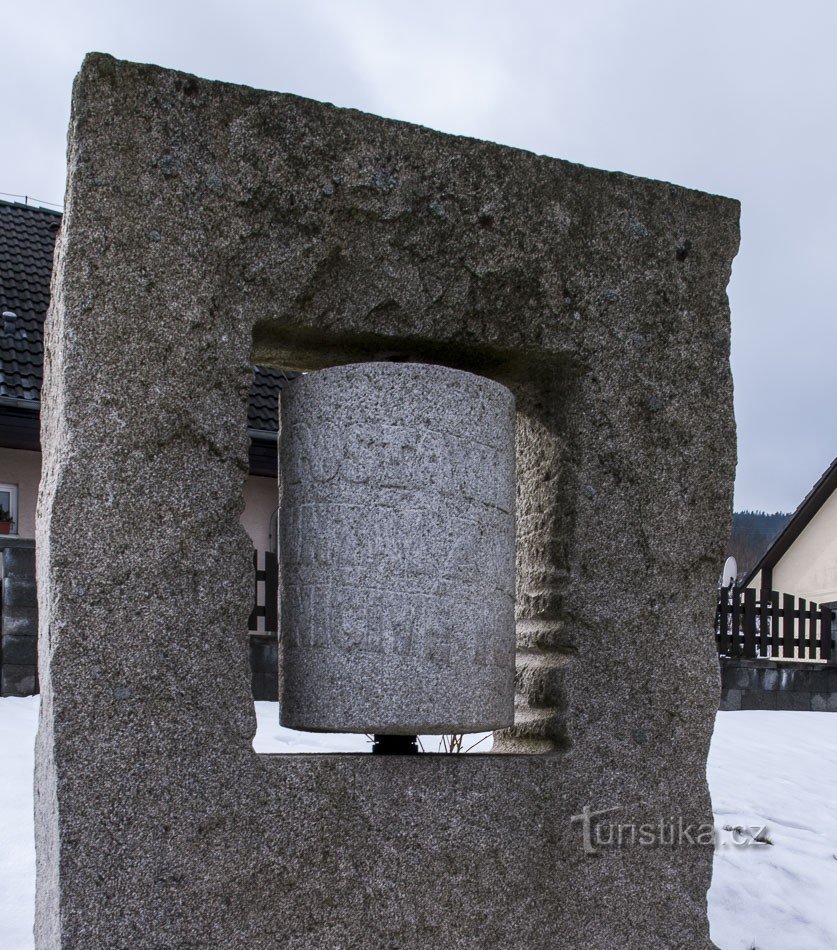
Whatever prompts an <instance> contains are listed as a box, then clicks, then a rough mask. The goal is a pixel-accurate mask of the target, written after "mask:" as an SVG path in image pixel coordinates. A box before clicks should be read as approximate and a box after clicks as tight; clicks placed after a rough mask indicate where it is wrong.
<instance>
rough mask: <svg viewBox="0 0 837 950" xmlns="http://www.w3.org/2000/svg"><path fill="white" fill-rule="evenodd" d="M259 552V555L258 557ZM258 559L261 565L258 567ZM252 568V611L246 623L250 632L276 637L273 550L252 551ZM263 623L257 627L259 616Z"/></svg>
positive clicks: (276, 576)
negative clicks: (253, 576) (254, 573)
mask: <svg viewBox="0 0 837 950" xmlns="http://www.w3.org/2000/svg"><path fill="white" fill-rule="evenodd" d="M260 553H261V557H260ZM259 560H261V562H262V566H261V567H259ZM253 568H254V569H255V572H256V578H255V584H254V590H253V611H252V613H251V614H250V620H249V622H248V624H247V626H248V629H249V630H250V631H251V632H258V633H264V634H265V635H266V636H272V637H274V638H275V637H276V634H277V631H278V630H279V604H278V596H279V567H278V565H277V563H276V554H275V552H273V551H264V552H259V551H253ZM260 617H263V618H264V624H262V625H261V629H259V618H260Z"/></svg>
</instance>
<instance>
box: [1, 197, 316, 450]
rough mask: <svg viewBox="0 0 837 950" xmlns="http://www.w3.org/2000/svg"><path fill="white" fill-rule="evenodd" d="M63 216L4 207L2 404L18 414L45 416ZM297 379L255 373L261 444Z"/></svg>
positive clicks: (265, 370)
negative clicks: (284, 391)
mask: <svg viewBox="0 0 837 950" xmlns="http://www.w3.org/2000/svg"><path fill="white" fill-rule="evenodd" d="M60 225H61V214H60V212H58V211H48V210H47V209H45V208H38V207H35V206H33V205H26V204H19V203H17V202H9V201H0V314H4V313H5V314H11V315H12V316H2V317H0V403H2V405H3V406H4V407H6V408H13V409H14V410H15V411H16V412H17V413H26V412H29V413H34V412H38V411H39V410H40V400H41V383H42V381H43V364H44V345H43V330H44V317H45V316H46V312H47V307H48V306H49V289H50V278H51V276H52V255H53V250H54V247H55V236H56V234H57V233H58V229H59V227H60ZM297 375H298V374H297V373H292V372H287V373H286V372H283V371H282V370H277V369H273V368H271V367H267V366H254V367H253V385H252V387H251V389H250V407H249V412H248V418H247V424H248V428H249V429H250V430H251V435H252V436H253V437H254V438H256V439H259V438H267V439H269V438H271V435H272V434H273V433H275V432H276V431H277V429H278V398H279V391H280V390H281V388H282V385H283V384H284V383H285V382H286V381H287V380H289V379H293V378H294V377H295V376H297Z"/></svg>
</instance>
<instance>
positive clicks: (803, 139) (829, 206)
mask: <svg viewBox="0 0 837 950" xmlns="http://www.w3.org/2000/svg"><path fill="white" fill-rule="evenodd" d="M2 20H3V36H4V42H3V55H2V64H0V69H2V72H0V118H1V119H2V125H0V131H2V147H0V192H7V193H15V194H25V195H29V196H32V197H34V198H37V199H40V200H41V201H49V202H55V203H60V202H61V200H62V197H63V192H64V142H65V134H66V127H67V119H68V115H69V97H70V87H71V83H72V79H73V76H74V75H75V73H76V71H77V70H78V67H79V65H80V63H81V60H82V57H83V56H84V54H85V53H86V52H88V51H91V50H99V51H103V52H107V53H112V54H113V55H115V56H118V57H120V58H124V59H131V60H136V61H139V62H153V63H158V64H161V65H164V66H170V67H173V68H177V69H182V70H186V71H188V72H193V73H197V74H199V75H201V76H206V77H208V78H212V79H224V80H227V81H230V82H237V83H245V84H247V85H251V86H256V87H260V88H263V89H275V90H281V91H283V92H293V93H297V94H300V95H304V96H311V97H313V98H315V99H322V100H326V101H329V102H334V103H336V104H337V105H341V106H352V107H355V108H359V109H363V110H365V111H369V112H375V113H378V114H380V115H384V116H390V117H394V118H399V119H405V120H408V121H410V122H418V123H421V124H423V125H428V126H430V127H432V128H436V129H442V130H444V131H446V132H456V133H461V134H464V135H472V136H476V137H478V138H484V139H490V140H493V141H496V142H502V143H504V144H508V145H514V146H517V147H519V148H525V149H530V150H532V151H535V152H541V153H545V154H548V155H554V156H556V157H559V158H566V159H569V160H571V161H574V162H582V163H583V164H585V165H592V166H596V167H599V168H608V169H619V170H621V171H626V172H631V173H633V174H636V175H643V176H646V177H649V178H660V179H664V180H667V181H673V182H677V183H678V184H683V185H688V186H690V187H693V188H700V189H703V190H705V191H710V192H715V193H719V194H723V195H730V196H732V197H735V198H738V199H739V200H740V201H741V202H742V218H741V229H742V242H741V250H740V252H739V255H738V257H737V259H736V261H735V264H734V268H733V278H732V282H731V284H730V288H729V293H730V300H731V303H732V325H733V337H732V340H733V343H732V347H733V350H732V366H733V373H734V378H735V390H736V392H735V409H736V416H737V420H738V451H739V461H738V479H737V483H736V507H737V508H759V509H765V510H768V511H774V510H793V509H794V508H795V507H796V505H797V504H798V503H799V501H800V500H801V499H802V497H803V495H804V494H805V493H806V492H807V491H808V489H809V488H810V487H811V485H812V484H813V483H814V481H816V479H817V478H818V477H819V475H820V474H821V473H822V471H823V470H824V469H825V468H826V467H827V466H828V465H829V464H830V462H831V461H832V459H833V458H834V456H835V455H837V414H835V411H834V399H833V396H832V392H833V391H834V389H835V381H834V375H835V374H834V371H833V369H832V366H833V363H834V360H835V358H837V320H835V289H837V288H835V284H837V280H835V262H836V261H837V188H835V172H837V110H836V109H835V105H837V53H835V40H836V39H837V4H834V3H833V2H825V0H823V2H811V0H796V2H793V3H790V2H784V3H780V2H775V0H761V2H755V0H753V2H750V0H740V2H739V0H723V2H715V0H700V2H690V3H684V2H678V0H601V2H599V0H583V2H579V0H572V2H569V0H537V2H536V0H505V2H493V0H482V2H477V0H464V2H463V0H460V2H456V0H430V2H428V0H423V2H420V3H419V2H412V3H411V2H406V0H404V2H401V3H399V2H396V0H304V2H296V0H287V2H283V0H272V2H262V3H259V2H255V0H227V2H224V3H221V2H213V0H201V2H197V0H168V2H157V0H145V2H143V3H137V2H136V0H133V2H130V3H125V2H120V0H108V2H98V0H73V2H71V3H68V2H66V0H63V2H60V3H52V2H38V0H30V2H26V3H15V4H8V5H6V7H5V9H4V13H3V18H2Z"/></svg>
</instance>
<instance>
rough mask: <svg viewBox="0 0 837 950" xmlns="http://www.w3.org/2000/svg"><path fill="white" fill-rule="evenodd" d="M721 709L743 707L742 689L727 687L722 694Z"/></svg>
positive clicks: (733, 709) (727, 709) (731, 709)
mask: <svg viewBox="0 0 837 950" xmlns="http://www.w3.org/2000/svg"><path fill="white" fill-rule="evenodd" d="M721 709H722V710H724V711H729V712H732V711H735V710H738V709H741V690H740V689H725V690H724V691H723V693H722V696H721Z"/></svg>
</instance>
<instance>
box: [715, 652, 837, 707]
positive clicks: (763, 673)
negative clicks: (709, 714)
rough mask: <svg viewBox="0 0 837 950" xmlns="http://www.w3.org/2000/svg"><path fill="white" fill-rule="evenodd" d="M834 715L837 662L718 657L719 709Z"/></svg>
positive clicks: (836, 692) (836, 700) (836, 705)
mask: <svg viewBox="0 0 837 950" xmlns="http://www.w3.org/2000/svg"><path fill="white" fill-rule="evenodd" d="M720 708H721V709H722V710H723V711H727V712H729V711H735V710H740V709H785V710H793V711H796V712H802V711H807V712H837V662H831V663H801V662H793V661H790V660H768V659H756V660H745V659H735V658H731V657H721V707H720Z"/></svg>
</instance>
